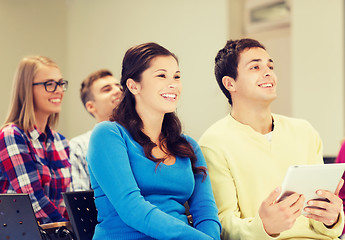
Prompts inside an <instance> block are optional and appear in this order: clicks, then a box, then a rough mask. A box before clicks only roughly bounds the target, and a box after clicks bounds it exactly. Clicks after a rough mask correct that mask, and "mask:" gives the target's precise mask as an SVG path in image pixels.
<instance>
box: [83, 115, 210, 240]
mask: <svg viewBox="0 0 345 240" xmlns="http://www.w3.org/2000/svg"><path fill="white" fill-rule="evenodd" d="M87 161H88V164H89V169H90V174H92V175H93V176H94V178H95V180H96V181H97V184H98V185H99V186H100V188H101V189H102V191H103V192H104V194H105V195H106V196H107V198H108V199H109V201H110V204H111V205H112V206H113V207H114V209H115V210H116V212H117V213H118V215H119V216H120V218H121V219H122V221H123V222H125V223H126V224H127V225H128V226H130V227H132V228H134V229H136V230H137V231H139V232H142V233H144V234H145V235H148V236H150V237H152V238H155V239H213V238H212V237H210V236H208V235H207V234H205V233H203V232H201V231H199V230H197V229H195V228H192V227H190V226H189V225H188V224H186V223H185V222H183V221H181V220H179V219H177V218H175V217H173V216H171V215H169V214H166V213H165V212H163V211H161V210H159V209H158V208H157V207H156V206H154V205H152V204H151V203H150V202H148V201H146V200H145V199H144V197H143V196H142V195H141V193H140V189H139V188H138V185H137V183H136V180H135V178H134V175H133V172H132V169H131V166H130V162H129V153H128V152H127V147H126V142H125V140H124V138H123V137H122V135H121V132H120V130H119V129H118V127H116V124H115V123H111V122H104V123H100V124H98V125H97V126H96V127H95V129H94V131H93V133H92V135H91V139H90V143H89V150H88V154H87ZM143 171H145V170H144V169H143ZM124 181H125V182H126V184H123V183H124Z"/></svg>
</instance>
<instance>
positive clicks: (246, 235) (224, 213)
mask: <svg viewBox="0 0 345 240" xmlns="http://www.w3.org/2000/svg"><path fill="white" fill-rule="evenodd" d="M201 149H202V152H203V154H204V156H205V159H206V162H207V166H208V169H209V174H210V178H211V183H212V189H213V193H214V196H215V199H216V203H217V206H218V209H219V218H220V222H221V224H222V228H223V229H222V234H221V235H222V239H242V240H252V239H260V240H266V239H275V238H272V237H270V236H269V235H268V234H267V233H266V232H265V230H264V227H263V224H262V221H261V219H260V217H259V215H258V214H257V215H256V216H254V217H250V218H241V217H240V209H239V207H238V200H237V190H236V186H235V184H234V181H233V178H232V174H231V172H230V169H229V167H228V165H227V161H226V159H225V157H224V156H223V155H222V151H221V150H220V149H217V147H216V146H214V145H213V146H212V147H210V146H207V147H206V146H203V145H202V146H201Z"/></svg>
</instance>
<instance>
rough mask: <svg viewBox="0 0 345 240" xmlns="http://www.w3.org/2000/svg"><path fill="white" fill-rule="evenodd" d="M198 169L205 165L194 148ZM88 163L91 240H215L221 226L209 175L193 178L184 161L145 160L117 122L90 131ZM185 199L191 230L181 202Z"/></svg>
mask: <svg viewBox="0 0 345 240" xmlns="http://www.w3.org/2000/svg"><path fill="white" fill-rule="evenodd" d="M184 137H185V138H186V139H187V140H188V142H189V143H190V144H191V145H192V146H193V148H194V151H195V154H196V156H197V159H198V161H197V166H206V163H205V159H204V157H203V155H202V153H201V150H200V148H199V146H198V144H197V143H196V142H195V141H194V140H193V139H192V138H190V137H187V136H184ZM87 161H88V166H89V170H90V180H91V186H92V188H93V189H94V192H95V203H96V207H97V209H98V221H99V223H98V224H97V226H96V229H95V234H94V237H93V239H94V240H97V239H101V240H107V239H166V240H167V239H197V240H202V239H220V230H221V225H220V222H219V220H218V216H217V214H218V210H217V207H216V205H215V201H214V197H213V194H212V189H211V184H210V180H209V177H208V176H207V178H206V180H204V181H202V178H203V175H202V174H193V172H192V167H191V163H190V159H189V158H181V157H178V156H177V157H176V162H175V164H173V165H171V166H168V165H165V164H163V163H161V164H159V166H158V167H157V169H156V163H155V162H153V161H151V160H149V159H148V158H146V157H145V154H144V151H143V148H142V146H141V145H140V144H139V143H137V142H136V141H135V140H134V139H133V138H132V136H131V135H130V134H129V132H128V131H127V130H126V129H125V128H124V127H123V126H121V125H120V124H118V123H116V122H102V123H99V124H98V125H97V126H96V127H95V129H94V130H93V132H92V135H91V139H90V143H89V149H88V154H87ZM186 201H188V203H189V206H190V213H191V214H192V216H193V219H194V228H193V227H190V226H189V225H188V221H187V217H186V215H185V214H184V212H185V208H184V206H183V204H184V203H185V202H186Z"/></svg>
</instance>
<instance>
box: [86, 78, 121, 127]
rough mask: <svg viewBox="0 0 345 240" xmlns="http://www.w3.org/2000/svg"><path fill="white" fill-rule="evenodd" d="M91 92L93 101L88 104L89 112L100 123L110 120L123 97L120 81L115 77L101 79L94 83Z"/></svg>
mask: <svg viewBox="0 0 345 240" xmlns="http://www.w3.org/2000/svg"><path fill="white" fill-rule="evenodd" d="M90 90H91V93H92V96H93V99H92V100H90V101H88V102H87V103H86V108H87V110H88V111H89V112H90V113H91V114H92V115H93V116H95V118H96V120H97V121H98V122H101V121H105V120H109V117H110V115H111V113H112V111H113V109H114V108H115V107H116V106H117V105H118V104H119V102H120V100H121V97H122V90H121V86H120V84H119V81H118V80H116V79H115V78H114V77H113V76H106V77H103V78H99V79H97V80H96V81H94V82H93V84H92V86H91V89H90Z"/></svg>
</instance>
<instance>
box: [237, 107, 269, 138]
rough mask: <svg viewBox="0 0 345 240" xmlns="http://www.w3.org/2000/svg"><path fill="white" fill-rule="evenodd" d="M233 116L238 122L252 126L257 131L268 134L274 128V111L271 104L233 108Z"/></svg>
mask: <svg viewBox="0 0 345 240" xmlns="http://www.w3.org/2000/svg"><path fill="white" fill-rule="evenodd" d="M231 116H232V117H233V118H234V119H235V120H236V121H238V122H240V123H242V124H245V125H248V126H250V127H252V128H253V129H254V130H255V131H257V132H259V133H261V134H266V133H269V132H271V131H272V130H273V119H272V113H271V109H270V107H269V106H266V107H262V106H260V107H258V106H246V107H237V106H236V105H235V106H233V107H232V109H231Z"/></svg>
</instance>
